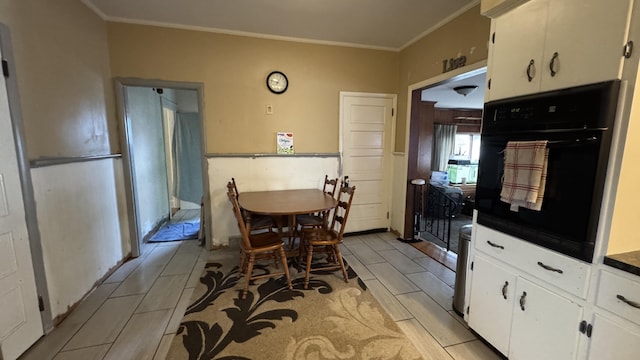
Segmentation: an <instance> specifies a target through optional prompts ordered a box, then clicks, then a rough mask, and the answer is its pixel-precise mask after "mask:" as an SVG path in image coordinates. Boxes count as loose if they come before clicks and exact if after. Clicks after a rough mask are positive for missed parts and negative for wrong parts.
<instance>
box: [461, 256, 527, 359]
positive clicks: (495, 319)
mask: <svg viewBox="0 0 640 360" xmlns="http://www.w3.org/2000/svg"><path fill="white" fill-rule="evenodd" d="M471 276H472V282H471V290H470V291H471V293H470V297H469V327H471V328H472V329H473V330H474V331H476V332H477V333H478V334H480V336H482V337H483V338H484V339H485V340H487V341H488V342H489V343H490V344H491V345H493V346H494V347H495V348H496V349H498V351H500V352H501V353H503V354H504V355H507V354H508V353H509V334H510V332H511V314H512V312H513V306H514V294H515V288H516V276H515V275H514V274H513V273H511V272H509V271H507V270H505V269H503V268H502V267H500V266H499V265H497V264H496V263H494V262H493V261H491V260H489V259H486V258H484V257H482V256H478V255H476V257H475V258H474V261H473V271H472V273H471Z"/></svg>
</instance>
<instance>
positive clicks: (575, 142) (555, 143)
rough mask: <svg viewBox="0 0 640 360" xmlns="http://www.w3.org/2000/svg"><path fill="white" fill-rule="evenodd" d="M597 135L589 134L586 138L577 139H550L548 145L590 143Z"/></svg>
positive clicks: (596, 138)
mask: <svg viewBox="0 0 640 360" xmlns="http://www.w3.org/2000/svg"><path fill="white" fill-rule="evenodd" d="M598 140H600V139H598V137H597V136H590V137H588V138H578V139H568V140H552V141H549V142H548V143H547V144H548V145H580V144H584V143H590V142H594V141H598Z"/></svg>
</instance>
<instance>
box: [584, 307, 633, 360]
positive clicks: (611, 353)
mask: <svg viewBox="0 0 640 360" xmlns="http://www.w3.org/2000/svg"><path fill="white" fill-rule="evenodd" d="M592 329H593V330H592V332H591V346H590V348H589V357H588V359H589V360H601V359H616V360H636V359H638V357H640V330H638V329H637V328H635V329H629V328H625V327H624V326H623V325H621V324H620V320H618V321H615V322H614V321H612V320H609V319H607V318H606V317H603V316H601V315H599V314H596V316H595V319H594V321H593V325H592Z"/></svg>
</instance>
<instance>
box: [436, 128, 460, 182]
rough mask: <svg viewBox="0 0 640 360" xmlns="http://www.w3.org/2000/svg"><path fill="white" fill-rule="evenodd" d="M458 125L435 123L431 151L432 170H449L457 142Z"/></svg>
mask: <svg viewBox="0 0 640 360" xmlns="http://www.w3.org/2000/svg"><path fill="white" fill-rule="evenodd" d="M457 129H458V127H457V126H456V125H448V124H434V125H433V151H432V152H431V170H432V171H447V164H448V163H449V157H451V154H453V147H454V145H455V143H456V131H457Z"/></svg>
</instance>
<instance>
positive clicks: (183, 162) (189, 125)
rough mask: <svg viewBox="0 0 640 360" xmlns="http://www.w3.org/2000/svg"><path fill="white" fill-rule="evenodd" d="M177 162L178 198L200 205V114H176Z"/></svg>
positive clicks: (175, 143) (175, 150)
mask: <svg viewBox="0 0 640 360" xmlns="http://www.w3.org/2000/svg"><path fill="white" fill-rule="evenodd" d="M173 145H174V146H173V150H174V152H175V154H174V159H175V162H176V165H175V167H176V178H175V179H176V190H177V191H176V196H177V197H178V198H179V199H181V200H185V201H189V202H192V203H196V204H200V201H201V198H202V162H201V157H202V151H201V147H200V116H199V114H198V113H176V121H175V131H174V133H173Z"/></svg>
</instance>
